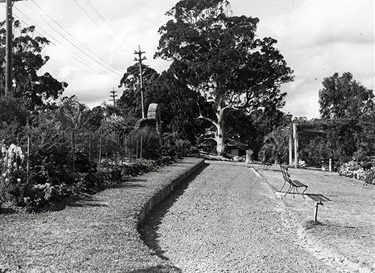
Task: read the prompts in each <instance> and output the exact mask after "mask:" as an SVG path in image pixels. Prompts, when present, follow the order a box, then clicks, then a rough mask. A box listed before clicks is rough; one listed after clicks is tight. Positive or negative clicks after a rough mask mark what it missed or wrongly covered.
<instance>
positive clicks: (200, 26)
mask: <svg viewBox="0 0 375 273" xmlns="http://www.w3.org/2000/svg"><path fill="white" fill-rule="evenodd" d="M167 15H170V16H173V17H174V19H172V20H170V21H168V22H167V24H166V25H164V26H162V27H161V28H160V29H159V33H160V34H161V35H162V36H161V38H160V41H159V47H158V52H157V53H156V55H155V56H156V57H161V58H163V59H170V60H173V66H174V70H175V76H176V77H177V78H178V80H180V81H181V82H183V83H184V84H186V86H187V87H188V88H189V89H191V90H193V91H195V92H198V93H200V94H201V95H202V96H203V97H204V98H205V99H206V100H207V101H208V102H211V103H212V106H213V108H214V113H215V117H214V118H210V117H207V116H203V115H202V114H201V115H200V116H199V117H200V118H201V119H204V120H206V121H209V122H211V123H212V124H213V125H214V126H215V127H216V135H215V139H216V142H217V152H218V153H222V152H224V148H225V146H224V143H225V129H224V112H225V110H226V109H237V110H242V111H248V112H252V111H254V110H256V109H259V108H261V107H264V104H265V103H267V104H270V103H271V104H273V105H275V106H276V108H280V107H282V105H283V98H284V97H285V94H284V93H281V92H280V89H279V87H280V85H281V84H282V83H285V82H288V81H291V80H292V76H291V74H292V70H291V69H290V68H289V67H287V64H286V62H285V60H284V58H283V56H282V55H281V54H280V52H279V51H278V50H277V49H276V48H275V47H274V45H275V43H276V40H274V39H272V38H264V39H258V38H256V37H255V31H256V26H257V23H258V22H259V20H258V19H257V18H252V17H246V16H232V15H231V11H230V9H229V2H228V1H226V0H210V1H208V0H205V1H202V0H199V1H198V0H181V1H180V2H178V3H177V4H176V6H175V7H174V8H172V9H171V10H170V11H169V12H167Z"/></svg>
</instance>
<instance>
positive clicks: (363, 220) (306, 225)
mask: <svg viewBox="0 0 375 273" xmlns="http://www.w3.org/2000/svg"><path fill="white" fill-rule="evenodd" d="M258 172H259V173H260V175H261V176H262V177H263V178H264V179H265V180H266V181H267V183H268V184H269V185H270V186H271V187H272V188H273V190H274V191H275V192H277V191H279V190H280V188H281V186H282V185H283V178H282V173H281V171H280V168H279V167H278V166H277V167H275V166H273V167H272V168H271V169H270V170H258ZM289 173H290V175H291V178H292V179H293V180H294V179H297V180H299V181H301V182H302V183H304V184H306V185H308V190H307V191H306V193H307V194H311V196H312V194H314V195H315V197H317V196H318V197H319V196H323V197H324V198H328V199H329V200H331V201H323V206H319V210H318V221H319V224H317V225H315V224H313V219H314V208H315V204H316V201H314V200H313V199H312V198H310V197H309V196H306V198H305V199H304V198H303V197H302V196H301V195H291V194H288V195H287V196H286V197H284V194H280V193H276V194H277V195H278V196H279V197H280V198H282V200H283V203H284V204H285V208H286V212H287V213H289V216H288V217H290V218H292V219H294V220H295V221H296V223H299V224H300V227H301V230H300V233H299V234H300V236H301V237H302V238H303V237H304V239H305V240H306V242H307V244H309V248H310V250H311V251H312V252H314V254H316V255H317V256H318V257H319V256H321V258H322V259H324V258H327V259H331V262H333V263H337V264H339V263H342V264H344V263H346V266H347V267H349V268H350V267H351V268H352V269H353V270H354V269H355V270H358V271H359V272H374V271H375V186H374V185H365V184H364V182H363V181H359V180H355V179H352V178H347V177H343V176H339V175H338V174H337V173H333V172H322V171H312V170H305V169H293V168H290V169H289ZM285 190H286V188H285V187H284V189H283V191H285ZM319 253H320V254H319ZM353 272H354V271H353Z"/></svg>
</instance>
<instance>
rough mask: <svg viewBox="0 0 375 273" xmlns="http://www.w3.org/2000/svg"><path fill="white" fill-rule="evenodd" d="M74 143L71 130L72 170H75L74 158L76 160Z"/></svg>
mask: <svg viewBox="0 0 375 273" xmlns="http://www.w3.org/2000/svg"><path fill="white" fill-rule="evenodd" d="M75 146H76V144H75V134H74V130H73V131H72V171H73V172H74V171H75V160H76V154H75V153H76V147H75Z"/></svg>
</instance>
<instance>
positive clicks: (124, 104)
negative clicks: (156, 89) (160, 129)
mask: <svg viewBox="0 0 375 273" xmlns="http://www.w3.org/2000/svg"><path fill="white" fill-rule="evenodd" d="M139 76H140V75H139V65H138V64H134V65H132V66H129V67H128V68H127V69H126V73H124V76H123V77H122V78H121V80H120V85H119V87H125V90H124V92H123V94H122V96H121V97H120V99H119V100H118V101H117V106H118V108H120V110H121V112H122V113H123V114H124V115H126V116H133V117H137V118H141V117H142V105H141V93H140V89H139V84H140V77H139ZM158 77H159V74H158V73H157V72H156V71H155V70H154V69H153V68H151V67H149V66H146V65H144V64H142V80H143V89H144V90H143V91H144V105H145V111H147V107H148V105H149V104H150V103H152V102H153V101H150V99H149V94H150V93H151V92H150V86H151V83H152V82H153V81H155V80H156V79H157V78H158Z"/></svg>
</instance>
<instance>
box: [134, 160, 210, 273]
mask: <svg viewBox="0 0 375 273" xmlns="http://www.w3.org/2000/svg"><path fill="white" fill-rule="evenodd" d="M208 165H209V164H207V163H205V164H204V165H203V166H202V167H201V168H200V169H199V170H198V171H197V172H196V173H195V174H194V175H192V176H190V177H189V178H188V179H186V180H185V181H184V182H182V183H181V184H180V185H179V187H178V188H177V189H176V190H175V191H174V192H173V193H172V194H171V195H170V196H169V197H168V198H167V199H165V200H164V201H162V202H161V203H160V204H158V205H157V206H156V207H154V208H153V209H152V211H151V213H150V214H149V215H148V216H147V217H146V219H145V220H144V221H143V223H142V224H141V225H140V226H139V229H138V232H139V233H140V235H141V239H142V240H143V242H144V243H145V244H146V245H147V246H148V247H149V248H150V249H152V250H153V251H155V253H156V255H158V256H159V257H160V258H162V259H164V260H169V259H168V257H166V256H164V253H165V251H164V250H162V249H161V247H160V245H159V239H158V237H159V236H158V229H159V225H160V224H161V223H162V220H163V218H164V216H165V215H166V213H167V212H168V211H169V209H170V208H171V207H172V206H173V204H174V203H175V202H176V201H177V199H178V198H179V197H180V196H181V195H182V194H183V193H184V192H185V190H186V189H187V188H188V187H189V184H190V183H191V182H192V181H193V180H194V179H195V177H196V176H198V175H199V174H200V173H201V172H202V171H203V170H204V169H205V168H207V166H208ZM135 272H138V271H135ZM139 272H146V271H139ZM147 272H148V271H147ZM151 272H153V271H151ZM155 272H159V271H155ZM160 272H164V271H160ZM179 272H181V271H179Z"/></svg>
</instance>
